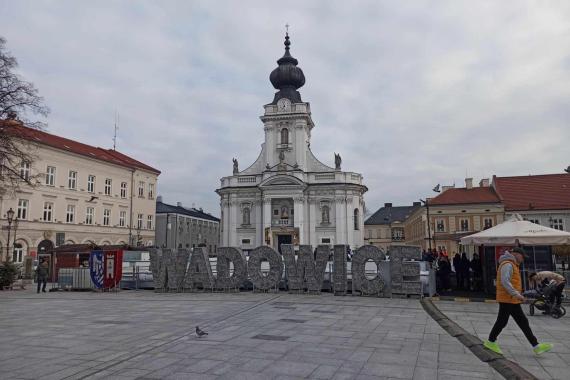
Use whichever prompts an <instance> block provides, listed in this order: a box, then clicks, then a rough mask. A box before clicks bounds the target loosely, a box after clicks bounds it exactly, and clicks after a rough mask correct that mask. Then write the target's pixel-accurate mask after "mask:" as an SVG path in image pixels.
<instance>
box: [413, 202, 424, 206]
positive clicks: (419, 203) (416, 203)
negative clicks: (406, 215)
mask: <svg viewBox="0 0 570 380" xmlns="http://www.w3.org/2000/svg"><path fill="white" fill-rule="evenodd" d="M421 205H422V202H414V203H413V204H412V206H421Z"/></svg>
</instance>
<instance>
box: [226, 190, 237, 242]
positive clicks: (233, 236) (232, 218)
mask: <svg viewBox="0 0 570 380" xmlns="http://www.w3.org/2000/svg"><path fill="white" fill-rule="evenodd" d="M229 204H230V207H229V210H230V211H229V213H228V214H229V223H228V225H229V227H230V228H229V230H230V231H229V234H230V235H229V245H230V246H231V247H237V230H236V218H237V207H238V206H237V200H232V199H230V202H229Z"/></svg>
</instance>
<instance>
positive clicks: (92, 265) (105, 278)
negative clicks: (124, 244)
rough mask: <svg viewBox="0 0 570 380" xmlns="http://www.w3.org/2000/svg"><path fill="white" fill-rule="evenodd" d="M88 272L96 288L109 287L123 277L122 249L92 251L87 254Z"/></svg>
mask: <svg viewBox="0 0 570 380" xmlns="http://www.w3.org/2000/svg"><path fill="white" fill-rule="evenodd" d="M89 273H90V275H91V281H93V284H94V285H95V287H96V288H97V289H111V288H114V287H115V286H117V285H119V283H120V282H121V278H122V277H123V250H122V249H120V250H117V251H92V252H91V254H90V255H89Z"/></svg>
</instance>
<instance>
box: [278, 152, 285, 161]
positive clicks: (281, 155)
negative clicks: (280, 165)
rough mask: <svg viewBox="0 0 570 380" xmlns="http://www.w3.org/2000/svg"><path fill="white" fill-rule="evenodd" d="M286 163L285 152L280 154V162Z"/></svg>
mask: <svg viewBox="0 0 570 380" xmlns="http://www.w3.org/2000/svg"><path fill="white" fill-rule="evenodd" d="M283 161H285V152H283V151H281V152H279V162H283Z"/></svg>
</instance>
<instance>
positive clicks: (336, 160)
mask: <svg viewBox="0 0 570 380" xmlns="http://www.w3.org/2000/svg"><path fill="white" fill-rule="evenodd" d="M341 163H342V158H340V153H335V154H334V168H335V170H340V164H341Z"/></svg>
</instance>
